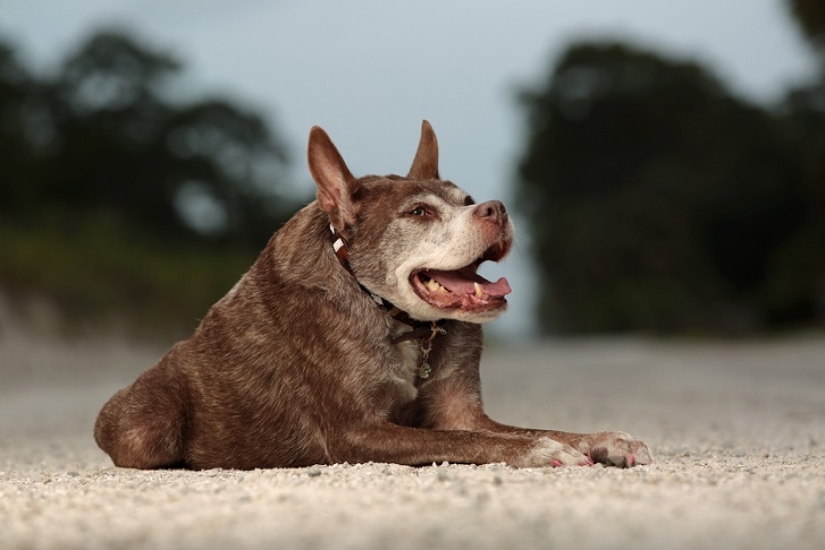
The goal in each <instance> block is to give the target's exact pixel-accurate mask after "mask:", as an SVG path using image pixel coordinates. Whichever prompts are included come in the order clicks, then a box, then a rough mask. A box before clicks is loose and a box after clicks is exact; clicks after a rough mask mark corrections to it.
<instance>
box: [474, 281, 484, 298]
mask: <svg viewBox="0 0 825 550" xmlns="http://www.w3.org/2000/svg"><path fill="white" fill-rule="evenodd" d="M473 288H474V289H475V291H476V298H482V297H483V296H484V291H483V290H481V285H480V284H478V283H473Z"/></svg>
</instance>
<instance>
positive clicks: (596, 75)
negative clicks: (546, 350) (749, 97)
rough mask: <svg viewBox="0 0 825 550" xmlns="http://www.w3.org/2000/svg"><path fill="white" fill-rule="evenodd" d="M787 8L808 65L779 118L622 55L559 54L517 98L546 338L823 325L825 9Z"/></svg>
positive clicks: (691, 75)
mask: <svg viewBox="0 0 825 550" xmlns="http://www.w3.org/2000/svg"><path fill="white" fill-rule="evenodd" d="M787 5H788V8H789V10H790V12H791V14H792V15H793V16H794V18H795V20H796V21H797V22H798V23H799V25H800V27H801V28H802V29H803V31H804V32H805V34H806V36H807V37H808V39H809V41H810V44H811V46H812V47H813V49H814V51H815V52H816V53H817V55H818V56H819V57H818V59H819V60H820V62H821V65H820V71H819V73H818V74H816V75H814V77H812V79H811V82H810V83H809V84H808V85H805V86H802V87H797V88H793V89H789V90H788V91H787V93H786V95H785V97H784V99H783V100H782V101H781V102H780V103H779V104H777V105H770V106H761V105H756V104H754V103H751V102H749V101H746V100H744V99H742V98H739V97H736V96H735V95H734V94H732V93H731V92H730V90H729V89H728V88H727V87H726V86H725V85H724V83H723V82H722V81H721V80H720V79H718V78H717V77H716V76H715V75H713V74H712V72H711V71H709V70H708V69H707V68H705V67H703V66H701V65H700V64H698V63H695V62H692V61H689V60H676V59H670V58H667V57H664V56H662V55H659V54H657V53H656V52H651V51H646V50H643V49H640V48H636V47H633V46H632V45H628V44H623V43H592V42H591V43H579V44H574V45H571V46H570V47H569V49H568V50H567V51H566V53H564V54H563V55H562V56H561V57H560V58H559V59H558V61H557V62H556V64H555V66H554V67H553V68H552V70H551V72H550V74H549V76H548V78H547V80H546V82H545V84H544V85H543V86H541V87H539V88H538V89H534V90H528V91H526V92H524V93H523V94H522V97H521V105H522V108H523V111H524V113H525V115H526V116H525V119H526V121H527V136H526V146H525V148H524V151H523V153H522V155H521V157H520V160H519V164H518V198H519V200H518V202H519V206H520V208H521V209H522V210H523V211H524V212H525V214H526V215H527V217H528V219H529V223H530V230H531V234H532V236H533V240H534V243H535V246H534V253H535V259H536V263H537V266H538V270H539V272H540V278H541V280H542V281H543V284H542V285H541V291H540V292H541V295H540V299H539V307H538V316H539V323H540V327H541V329H542V331H543V332H545V333H551V332H552V333H558V332H561V333H582V332H583V333H592V332H621V331H639V330H642V331H654V332H681V333H684V332H718V331H721V332H726V333H730V332H751V331H763V330H773V329H781V328H795V327H802V326H808V325H812V324H814V325H817V324H818V325H822V324H824V323H825V2H821V1H819V0H815V1H814V0H794V1H790V2H788V3H787Z"/></svg>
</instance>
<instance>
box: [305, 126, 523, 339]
mask: <svg viewBox="0 0 825 550" xmlns="http://www.w3.org/2000/svg"><path fill="white" fill-rule="evenodd" d="M308 156H309V169H310V172H311V173H312V177H313V178H314V179H315V182H316V184H317V186H318V194H317V197H318V206H319V207H320V208H321V210H323V211H324V212H326V214H327V215H328V216H329V220H330V223H331V225H332V226H333V227H334V228H335V230H336V231H337V232H338V233H339V234H340V235H341V236H342V237H343V239H344V242H345V244H346V247H347V249H348V253H349V263H350V266H351V268H352V272H353V274H354V276H355V278H356V279H357V280H358V282H359V283H361V285H363V286H364V287H366V288H367V289H369V290H370V291H371V292H373V293H375V294H377V295H378V296H380V297H382V298H384V299H386V300H388V301H390V302H392V303H393V304H394V305H395V306H397V307H398V308H400V309H402V310H404V311H406V312H407V313H408V314H409V315H410V316H411V317H413V318H415V319H420V320H422V321H430V320H437V319H445V318H451V319H459V320H463V321H471V322H475V323H483V322H486V321H489V320H492V319H494V318H496V317H497V316H498V315H500V314H501V313H502V312H503V311H504V310H505V309H506V307H507V300H506V299H505V295H506V294H508V293H509V292H510V287H509V285H508V284H507V281H506V280H505V279H503V278H502V279H499V280H498V281H496V282H495V283H493V282H490V281H488V280H486V279H484V278H483V277H481V276H480V275H478V273H477V270H478V266H479V265H480V264H481V263H482V262H484V261H487V260H492V261H494V262H497V261H499V260H501V259H502V258H504V257H505V256H506V255H507V253H508V252H509V251H510V247H511V246H512V242H513V224H512V222H511V221H510V218H509V216H508V215H507V211H506V210H505V208H504V205H503V204H502V203H501V202H499V201H488V202H484V203H482V204H475V202H474V201H473V199H472V198H471V197H470V195H468V194H467V193H466V192H464V191H462V190H461V189H460V188H458V187H457V186H456V185H454V184H453V183H451V182H449V181H444V180H441V179H440V178H439V174H438V143H437V141H436V137H435V133H434V132H433V129H432V127H431V126H430V124H429V123H428V122H427V121H424V123H423V125H422V129H421V141H420V143H419V145H418V151H417V153H416V155H415V159H414V160H413V164H412V168H410V171H409V173H408V174H407V176H406V177H400V176H395V175H389V176H365V177H362V178H355V177H354V176H353V175H352V174H351V173H350V171H349V169H348V168H347V166H346V164H345V163H344V159H343V158H342V157H341V154H340V153H339V152H338V150H337V149H336V148H335V145H334V144H333V143H332V141H331V140H330V138H329V136H328V135H327V134H326V132H324V130H322V129H321V128H319V127H317V126H316V127H314V128H313V129H312V131H311V132H310V135H309V154H308Z"/></svg>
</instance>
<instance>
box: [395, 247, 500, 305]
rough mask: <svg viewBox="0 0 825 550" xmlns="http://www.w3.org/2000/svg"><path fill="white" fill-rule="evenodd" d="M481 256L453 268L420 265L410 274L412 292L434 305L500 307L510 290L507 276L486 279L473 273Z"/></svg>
mask: <svg viewBox="0 0 825 550" xmlns="http://www.w3.org/2000/svg"><path fill="white" fill-rule="evenodd" d="M482 261H483V259H479V260H476V261H475V262H473V263H472V264H470V265H468V266H466V267H462V268H461V269H456V270H454V271H441V270H437V269H421V270H419V271H416V272H414V273H413V274H412V276H411V277H410V282H411V283H412V286H413V289H415V292H416V294H418V296H419V297H420V298H421V299H422V300H424V301H425V302H427V303H428V304H430V305H431V306H433V307H435V308H438V309H462V310H468V311H489V310H494V309H500V308H501V307H503V306H504V305H505V304H506V303H507V300H506V299H505V298H504V297H505V296H506V295H507V294H509V293H510V292H511V290H510V285H509V284H508V283H507V279H505V278H504V277H502V278H500V279H499V280H498V281H496V282H494V283H493V282H490V281H488V280H487V279H485V278H484V277H482V276H481V275H479V274H478V273H477V271H478V266H479V265H480V264H481V263H482Z"/></svg>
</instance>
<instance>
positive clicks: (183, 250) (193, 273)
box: [0, 218, 254, 339]
mask: <svg viewBox="0 0 825 550" xmlns="http://www.w3.org/2000/svg"><path fill="white" fill-rule="evenodd" d="M0 250H2V251H3V261H2V262H0V281H2V282H3V287H4V289H5V291H6V292H7V293H8V294H9V296H10V297H11V302H12V305H13V306H14V307H15V308H16V309H19V310H20V311H22V312H25V311H26V309H27V308H26V306H27V304H28V303H29V302H30V301H31V300H32V299H46V300H47V301H48V302H49V303H50V304H52V305H53V306H54V307H56V308H57V310H58V311H59V312H60V314H61V321H62V322H61V324H60V326H59V327H58V328H59V329H60V330H61V331H62V332H64V333H66V334H73V333H82V332H84V331H88V330H92V331H94V330H97V329H99V328H101V327H107V328H109V329H112V328H116V329H117V330H120V331H124V332H126V333H129V334H132V335H137V336H141V337H147V338H163V339H168V338H169V337H170V335H171V336H175V337H178V336H183V335H184V334H186V333H188V332H191V330H192V329H193V328H194V327H195V326H197V323H198V320H199V319H200V318H201V317H203V315H204V314H205V313H206V310H207V309H208V308H209V306H210V305H211V304H212V303H214V302H215V301H217V300H218V299H219V298H220V297H221V296H223V295H224V294H226V292H227V291H228V290H229V289H230V288H232V285H234V284H235V282H237V280H238V279H239V278H240V277H241V275H242V274H243V273H244V272H245V271H246V269H248V267H249V266H250V264H251V263H252V261H253V260H254V254H252V253H250V251H248V250H227V249H222V250H215V249H213V248H211V247H206V246H204V245H197V246H192V245H191V244H189V245H182V244H179V243H173V244H169V243H162V242H160V241H150V240H147V239H146V238H145V237H144V236H143V235H141V234H140V233H139V232H135V231H130V230H128V228H126V227H124V226H123V225H122V223H121V222H119V221H118V220H116V219H112V218H90V219H85V220H83V222H82V223H80V224H78V226H76V227H75V229H74V230H73V231H71V232H66V231H65V230H64V229H63V228H62V227H59V226H58V227H56V226H48V225H42V224H41V225H39V226H38V227H36V228H35V227H26V228H23V227H18V226H9V225H5V224H0ZM22 317H23V318H24V320H25V317H26V315H25V313H23V315H22Z"/></svg>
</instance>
